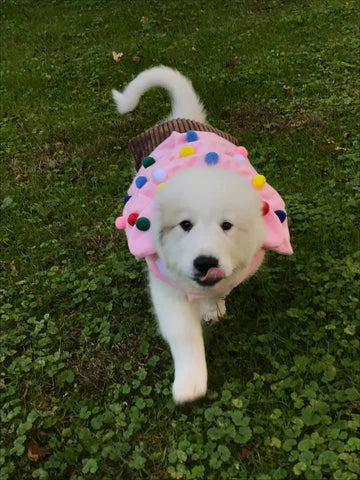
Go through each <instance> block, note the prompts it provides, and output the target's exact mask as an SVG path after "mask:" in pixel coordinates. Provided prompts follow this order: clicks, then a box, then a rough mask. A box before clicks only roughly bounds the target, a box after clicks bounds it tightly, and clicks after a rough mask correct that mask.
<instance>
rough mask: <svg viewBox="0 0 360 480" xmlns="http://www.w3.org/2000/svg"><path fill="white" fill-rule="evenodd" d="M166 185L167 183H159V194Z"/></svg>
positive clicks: (157, 188) (157, 189)
mask: <svg viewBox="0 0 360 480" xmlns="http://www.w3.org/2000/svg"><path fill="white" fill-rule="evenodd" d="M164 185H165V183H164V182H163V183H159V185H158V186H157V187H156V191H157V192H160V190H161V189H162V188H163V186H164Z"/></svg>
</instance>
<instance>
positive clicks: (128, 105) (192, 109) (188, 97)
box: [112, 66, 206, 123]
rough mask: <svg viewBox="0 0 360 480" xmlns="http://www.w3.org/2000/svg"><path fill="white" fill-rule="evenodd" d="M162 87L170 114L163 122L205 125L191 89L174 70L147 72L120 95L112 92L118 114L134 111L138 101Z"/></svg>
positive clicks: (152, 69) (160, 68)
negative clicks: (199, 123)
mask: <svg viewBox="0 0 360 480" xmlns="http://www.w3.org/2000/svg"><path fill="white" fill-rule="evenodd" d="M153 87H162V88H165V90H167V91H168V92H169V94H170V96H171V108H172V111H171V114H170V115H169V117H168V118H167V119H168V120H170V119H172V118H187V119H189V120H195V121H198V122H202V123H205V122H206V112H205V110H204V106H203V104H202V103H201V101H200V99H199V97H198V96H197V95H196V93H195V91H194V88H193V86H192V84H191V82H190V80H188V79H187V78H186V77H184V75H182V74H181V73H180V72H178V71H177V70H173V69H172V68H169V67H164V66H159V67H154V68H150V69H149V70H145V71H144V72H142V73H140V74H139V75H138V76H137V77H136V78H135V79H134V80H133V81H132V82H130V83H129V85H128V86H127V87H126V88H125V90H124V91H123V93H120V92H118V91H117V90H113V91H112V94H113V98H114V100H115V103H116V106H117V109H118V111H119V113H121V114H123V113H127V112H131V111H132V110H134V108H135V107H136V106H137V104H138V102H139V100H140V97H141V96H142V95H143V94H144V93H145V92H146V91H147V90H150V88H153Z"/></svg>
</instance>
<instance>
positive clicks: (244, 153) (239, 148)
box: [235, 147, 248, 157]
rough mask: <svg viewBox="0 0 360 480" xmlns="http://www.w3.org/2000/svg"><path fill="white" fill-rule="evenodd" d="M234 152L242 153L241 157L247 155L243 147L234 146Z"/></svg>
mask: <svg viewBox="0 0 360 480" xmlns="http://www.w3.org/2000/svg"><path fill="white" fill-rule="evenodd" d="M235 153H238V154H239V155H242V156H243V157H247V156H248V151H247V150H246V148H245V147H236V148H235Z"/></svg>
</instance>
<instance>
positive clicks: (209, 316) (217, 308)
mask: <svg viewBox="0 0 360 480" xmlns="http://www.w3.org/2000/svg"><path fill="white" fill-rule="evenodd" d="M225 314H226V305H225V300H224V299H221V300H219V301H218V302H217V303H215V302H209V301H207V302H204V303H203V304H202V318H203V320H204V321H205V322H209V323H211V322H217V321H218V320H219V319H220V318H221V317H223V316H224V315H225Z"/></svg>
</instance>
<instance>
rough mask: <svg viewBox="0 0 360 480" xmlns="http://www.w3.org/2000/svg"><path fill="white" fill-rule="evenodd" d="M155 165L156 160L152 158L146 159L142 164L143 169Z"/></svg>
mask: <svg viewBox="0 0 360 480" xmlns="http://www.w3.org/2000/svg"><path fill="white" fill-rule="evenodd" d="M154 163H155V159H154V158H152V157H145V158H144V160H143V162H142V164H143V167H145V168H148V167H151V165H154Z"/></svg>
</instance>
